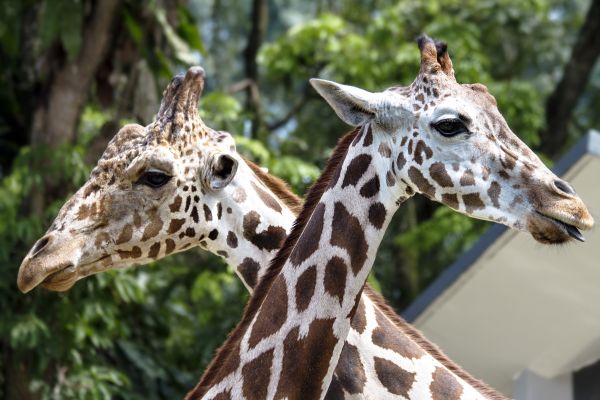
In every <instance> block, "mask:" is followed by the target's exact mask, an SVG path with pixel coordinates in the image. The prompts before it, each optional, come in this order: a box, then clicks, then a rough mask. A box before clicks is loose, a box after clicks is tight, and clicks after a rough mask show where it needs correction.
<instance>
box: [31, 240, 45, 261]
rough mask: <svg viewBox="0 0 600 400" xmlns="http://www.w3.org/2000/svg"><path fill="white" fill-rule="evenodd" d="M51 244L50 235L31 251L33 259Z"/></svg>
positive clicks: (38, 242) (39, 241)
mask: <svg viewBox="0 0 600 400" xmlns="http://www.w3.org/2000/svg"><path fill="white" fill-rule="evenodd" d="M48 243H50V235H46V236H44V237H43V238H41V239H40V240H38V241H37V242H36V244H35V245H34V246H33V248H32V249H31V257H35V256H37V255H38V254H40V253H41V252H42V250H44V249H45V248H46V246H47V245H48Z"/></svg>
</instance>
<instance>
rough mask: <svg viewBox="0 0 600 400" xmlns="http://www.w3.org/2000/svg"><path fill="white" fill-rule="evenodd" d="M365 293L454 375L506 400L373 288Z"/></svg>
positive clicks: (492, 397)
mask: <svg viewBox="0 0 600 400" xmlns="http://www.w3.org/2000/svg"><path fill="white" fill-rule="evenodd" d="M364 293H365V294H366V295H367V297H368V298H369V299H370V300H371V301H372V302H373V303H374V304H375V306H376V307H377V308H378V309H379V310H380V311H381V312H382V313H383V314H384V315H385V316H386V317H387V318H388V319H389V320H390V322H391V323H392V324H394V325H396V327H398V328H399V329H400V330H401V331H402V332H404V333H405V334H406V335H408V336H409V337H410V338H411V339H412V340H413V341H414V342H415V343H417V344H418V345H419V346H420V347H421V348H422V349H423V350H425V351H426V352H427V353H429V355H431V356H433V357H434V358H435V359H436V360H438V361H439V362H440V363H441V364H442V365H443V366H444V367H446V368H448V370H450V371H451V372H452V373H454V374H455V375H456V376H458V377H459V378H461V379H462V380H464V381H465V382H467V383H468V384H469V385H471V386H472V387H473V388H475V389H476V390H477V391H479V392H481V393H482V394H483V395H484V396H486V397H488V398H489V399H492V400H506V397H505V396H504V395H502V394H500V393H499V392H498V391H496V390H495V389H493V388H491V387H490V386H488V385H486V384H485V383H484V382H482V381H480V380H479V379H477V378H475V377H473V376H472V375H470V374H469V373H468V372H466V371H465V370H464V369H462V368H461V367H460V366H459V365H458V364H456V363H455V362H454V361H452V360H451V359H450V358H448V356H447V355H446V354H444V352H443V351H442V350H441V349H440V348H439V347H438V346H436V345H435V344H434V343H432V342H430V341H429V340H428V339H427V338H426V337H425V336H423V334H422V333H421V332H420V331H419V330H417V329H416V328H415V327H414V326H412V325H411V324H409V323H408V322H406V321H405V320H404V319H403V318H402V317H400V316H399V315H398V314H396V312H395V311H394V309H393V308H392V307H391V306H390V305H389V304H387V302H386V300H385V298H384V297H383V296H381V295H380V294H379V293H377V292H376V291H375V290H373V288H371V287H370V286H369V285H368V284H366V285H365V287H364Z"/></svg>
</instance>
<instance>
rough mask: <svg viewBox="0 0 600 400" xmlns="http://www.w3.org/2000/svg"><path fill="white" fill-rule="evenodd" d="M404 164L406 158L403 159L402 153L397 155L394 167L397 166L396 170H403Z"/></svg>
mask: <svg viewBox="0 0 600 400" xmlns="http://www.w3.org/2000/svg"><path fill="white" fill-rule="evenodd" d="M405 164H406V158H405V157H404V153H400V154H398V159H397V160H396V165H397V166H398V169H402V168H404V165H405Z"/></svg>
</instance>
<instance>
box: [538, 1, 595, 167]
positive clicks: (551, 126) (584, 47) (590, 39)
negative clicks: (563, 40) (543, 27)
mask: <svg viewBox="0 0 600 400" xmlns="http://www.w3.org/2000/svg"><path fill="white" fill-rule="evenodd" d="M599 38H600V0H593V1H592V4H591V6H590V9H589V10H588V13H587V16H586V20H585V22H584V24H583V27H582V28H581V30H580V31H579V36H578V37H577V41H576V42H575V45H574V46H573V50H572V52H571V58H570V59H569V61H568V62H567V65H566V66H565V69H564V72H563V76H562V79H561V80H560V82H559V83H558V85H556V88H555V89H554V92H553V93H552V94H551V95H550V97H548V100H547V101H546V127H545V129H544V130H543V131H542V132H541V135H540V136H541V138H542V144H541V150H542V151H543V152H544V153H545V154H547V155H548V156H550V157H552V158H555V157H556V156H557V155H558V154H559V153H560V150H561V149H562V147H563V146H564V144H565V141H566V138H567V135H568V125H569V120H570V119H571V117H572V115H573V111H574V110H575V107H576V106H577V101H578V100H579V98H580V97H581V94H582V93H583V91H584V89H585V86H586V84H587V82H588V80H589V77H590V74H591V73H592V70H593V68H594V64H595V63H596V60H597V59H598V56H600V40H599Z"/></svg>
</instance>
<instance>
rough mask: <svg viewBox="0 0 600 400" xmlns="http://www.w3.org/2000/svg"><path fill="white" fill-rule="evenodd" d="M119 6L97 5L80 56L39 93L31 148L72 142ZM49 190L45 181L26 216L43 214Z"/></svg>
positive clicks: (115, 2)
mask: <svg viewBox="0 0 600 400" xmlns="http://www.w3.org/2000/svg"><path fill="white" fill-rule="evenodd" d="M119 3H120V0H102V1H99V2H97V3H96V6H95V8H94V10H93V12H92V14H91V17H90V20H89V21H87V26H86V28H85V29H84V31H83V40H82V44H81V50H80V52H79V55H78V56H77V58H75V59H74V60H67V61H65V63H64V65H63V66H62V67H60V68H59V69H58V71H56V72H55V74H54V78H53V79H52V80H51V81H50V82H49V83H48V84H47V88H46V89H45V90H43V91H42V93H45V94H46V96H42V98H40V99H39V101H38V104H37V106H36V108H35V110H34V112H33V123H32V127H31V139H30V143H31V145H32V147H37V146H40V145H42V146H45V147H48V148H52V147H56V146H58V145H60V144H63V143H69V142H73V141H74V139H75V135H76V132H77V122H78V120H79V116H80V115H81V111H82V110H83V107H84V105H85V102H86V100H87V98H88V94H89V92H90V88H91V85H92V82H93V80H94V77H95V75H96V72H97V71H98V68H99V67H100V65H101V63H102V61H103V59H104V56H105V54H106V51H107V49H108V48H109V44H110V39H111V37H112V33H113V30H112V26H113V24H114V22H115V20H116V19H117V16H118V13H117V10H118V6H119ZM34 163H35V164H36V165H34V166H33V167H34V168H41V170H43V165H44V163H45V160H43V159H42V160H35V161H34ZM48 178H50V177H48ZM52 186H53V185H52V182H50V181H48V182H46V187H45V188H36V190H34V192H33V193H32V195H31V203H30V210H29V212H31V213H33V214H36V215H41V214H42V212H43V210H44V209H45V207H46V205H47V203H48V200H49V199H48V196H47V193H48V190H49V188H51V187H52Z"/></svg>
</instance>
